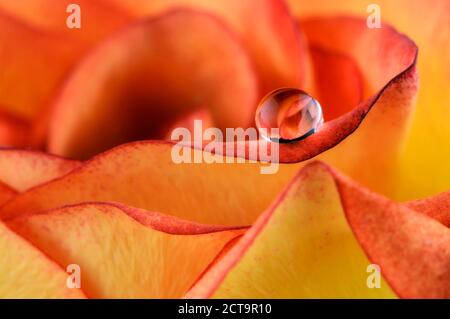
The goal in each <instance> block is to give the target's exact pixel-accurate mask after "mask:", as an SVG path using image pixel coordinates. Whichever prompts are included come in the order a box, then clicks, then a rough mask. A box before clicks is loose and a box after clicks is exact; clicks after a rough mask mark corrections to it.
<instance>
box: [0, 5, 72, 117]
mask: <svg viewBox="0 0 450 319" xmlns="http://www.w3.org/2000/svg"><path fill="white" fill-rule="evenodd" d="M0 46H1V47H2V52H1V54H2V56H1V62H0V63H1V65H0V68H1V70H2V76H1V77H0V105H1V106H2V109H1V110H3V111H7V112H8V113H10V114H12V115H14V116H17V117H20V118H24V119H31V118H33V117H34V116H35V115H36V114H37V113H38V111H39V110H40V109H42V108H43V106H45V104H46V103H48V102H49V100H50V98H51V96H52V94H53V93H54V91H55V89H56V87H57V85H58V83H59V82H60V81H61V80H62V78H63V76H64V74H65V73H66V72H67V70H68V69H69V67H70V65H71V63H72V62H73V61H74V59H75V58H76V57H77V56H78V55H79V54H80V47H79V46H78V43H77V41H68V40H67V39H65V38H64V37H62V36H60V35H57V34H52V33H49V32H44V31H40V30H37V29H34V28H32V27H30V26H29V25H27V24H25V23H23V22H21V21H19V20H17V19H15V18H12V17H10V16H8V15H6V14H5V13H3V12H1V11H0ZM49 61H51V63H49Z"/></svg>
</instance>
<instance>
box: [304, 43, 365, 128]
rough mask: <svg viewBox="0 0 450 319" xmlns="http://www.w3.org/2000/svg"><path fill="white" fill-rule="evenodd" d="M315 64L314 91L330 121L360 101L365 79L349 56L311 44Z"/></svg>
mask: <svg viewBox="0 0 450 319" xmlns="http://www.w3.org/2000/svg"><path fill="white" fill-rule="evenodd" d="M310 50H311V55H312V61H313V66H314V79H315V87H316V89H315V91H313V92H312V93H313V96H314V97H315V98H316V99H317V100H318V101H320V104H321V106H322V111H323V116H324V119H325V120H326V121H330V120H332V119H335V118H337V117H339V116H340V115H342V114H345V113H347V112H350V111H351V110H352V109H353V108H354V106H355V105H358V104H359V103H360V102H362V99H363V89H364V80H363V78H362V75H361V73H360V71H359V67H358V65H357V64H356V62H355V61H354V59H353V58H352V57H349V56H347V55H345V54H342V53H336V52H333V51H330V50H325V49H323V48H321V47H314V46H311V47H310Z"/></svg>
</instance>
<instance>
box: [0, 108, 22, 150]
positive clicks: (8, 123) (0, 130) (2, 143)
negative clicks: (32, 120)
mask: <svg viewBox="0 0 450 319" xmlns="http://www.w3.org/2000/svg"><path fill="white" fill-rule="evenodd" d="M2 109H3V108H2V107H1V106H0V147H23V146H25V145H26V144H27V139H28V136H29V124H28V123H27V122H26V121H23V120H21V119H19V118H17V117H14V116H11V115H10V114H6V113H5V112H2V111H1V110H2Z"/></svg>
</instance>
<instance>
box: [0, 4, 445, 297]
mask: <svg viewBox="0 0 450 319" xmlns="http://www.w3.org/2000/svg"><path fill="white" fill-rule="evenodd" d="M378 2H379V4H380V6H381V9H382V11H381V13H382V27H381V28H375V29H371V28H368V26H367V24H366V17H365V16H364V15H366V8H367V5H368V4H369V3H370V2H367V3H364V1H347V2H345V3H340V2H332V1H326V0H314V1H306V0H305V1H301V0H298V1H296V0H292V1H288V5H287V4H285V3H284V2H282V1H278V0H248V1H238V0H227V1H219V0H217V1H200V0H171V1H159V0H155V1H145V0H136V1H119V0H95V1H93V0H79V1H77V4H78V5H79V8H80V10H81V11H80V14H81V15H80V17H81V20H80V21H81V28H79V29H78V28H75V29H70V28H68V27H67V25H66V19H67V16H68V14H69V13H67V12H66V9H67V6H68V5H69V4H70V3H71V1H66V0H62V1H58V2H57V3H54V2H53V1H50V0H26V1H8V0H0V43H1V44H2V50H1V51H0V57H1V59H0V61H1V62H0V63H1V70H2V72H3V73H2V74H3V76H1V77H0V89H1V90H0V144H1V145H3V146H7V147H12V148H9V149H6V148H5V149H1V150H0V205H1V206H0V218H1V223H0V252H2V256H3V257H2V258H1V259H0V276H1V280H0V297H13V298H17V297H31V298H37V297H47V298H85V297H90V298H179V297H189V298H207V297H219V298H254V297H257V298H260V297H262V298H274V297H287V298H292V297H303V298H305V297H306V298H311V297H319V298H320V297H327V298H329V297H337V298H377V297H378V298H380V297H381V298H386V297H389V298H390V297H394V298H395V297H402V298H417V297H428V298H436V297H437V298H442V297H444V298H448V297H450V231H449V228H448V227H449V226H450V193H442V194H439V195H435V194H437V193H439V192H443V191H446V190H448V186H449V185H450V171H449V170H448V168H447V166H448V164H447V163H446V158H448V156H445V155H450V153H448V152H449V150H450V147H449V146H450V130H449V129H448V125H447V123H446V122H445V121H446V119H447V118H448V117H446V116H445V114H446V112H447V110H446V109H445V106H446V105H447V104H448V102H449V101H450V94H449V93H448V91H447V90H445V87H444V85H446V83H447V81H448V78H449V76H450V74H449V73H448V68H447V69H446V68H445V66H446V65H447V64H448V62H449V61H448V57H449V56H450V54H449V50H450V39H449V36H448V30H450V29H449V28H450V25H449V22H448V19H446V17H445V12H448V9H450V8H449V4H448V3H447V1H445V0H442V1H436V6H435V7H432V8H431V7H429V6H427V2H426V1H425V0H422V1H421V0H416V1H406V0H401V1H397V2H395V4H393V3H391V2H388V1H378ZM425 7H426V10H427V12H428V14H427V15H428V16H429V17H431V18H429V20H428V21H427V24H426V27H424V26H419V25H416V24H417V23H418V21H420V20H421V15H422V14H423V10H425V9H424V8H425ZM399 10H401V14H399ZM338 13H345V14H346V15H338ZM293 14H295V16H296V17H298V18H294V15H293ZM350 14H352V15H350ZM361 16H362V17H361ZM388 22H389V23H391V24H392V25H394V26H395V27H397V28H399V29H400V30H401V31H402V32H405V33H406V34H407V35H408V36H409V37H411V39H410V38H408V37H407V36H405V35H402V34H400V33H399V32H398V31H396V30H395V29H394V28H393V27H391V26H390V25H389V24H388ZM418 50H420V56H419V58H418V55H417V53H418ZM417 65H418V68H417V67H416V66H417ZM418 74H420V76H421V89H420V90H419V95H418V99H417V103H416V95H417V90H418V83H417V82H418V81H417V80H418ZM280 87H296V88H301V89H303V90H305V91H306V92H309V93H310V94H311V95H312V96H313V97H315V98H316V99H318V100H319V101H320V103H321V104H322V107H323V113H324V117H325V120H326V122H325V123H324V125H323V127H322V128H321V129H320V130H319V131H317V132H316V133H315V134H313V135H311V136H309V137H307V138H305V139H303V140H301V141H296V142H293V143H283V144H279V159H280V162H281V163H284V164H281V165H280V168H279V171H278V172H277V173H276V174H273V175H262V174H260V170H259V168H260V166H261V165H264V164H261V163H260V162H247V163H239V164H237V163H234V164H233V165H227V164H219V163H213V164H207V163H191V164H182V165H178V164H176V163H174V162H173V161H172V159H171V150H172V147H173V143H172V142H169V141H164V139H165V138H166V137H167V136H168V135H169V134H170V131H171V129H172V128H174V127H177V126H187V127H190V126H191V125H192V120H193V119H202V120H203V121H204V122H203V123H207V124H208V125H207V126H211V127H212V126H216V127H218V128H221V129H224V128H227V127H244V128H246V127H252V126H254V116H255V110H256V107H257V104H258V101H259V100H260V99H261V98H262V97H263V96H264V95H265V94H267V93H268V92H270V91H272V90H274V89H277V88H280ZM447 113H448V112H447ZM236 143H240V142H236ZM251 143H252V142H248V143H247V142H245V145H246V146H251ZM256 143H258V142H256ZM30 148H31V149H35V150H30ZM189 152H192V153H193V154H196V155H199V156H202V155H203V154H204V153H203V151H202V150H201V149H192V150H191V149H189ZM445 152H447V153H445ZM219 153H220V152H219ZM52 154H54V155H52ZM247 156H248V154H247ZM312 158H314V159H315V160H317V159H319V160H320V161H321V162H314V163H309V162H308V161H307V160H310V159H312ZM251 159H255V158H251ZM288 163H291V164H288ZM344 174H345V175H344ZM431 195H433V197H428V198H426V199H422V200H414V199H415V198H420V197H426V196H431ZM400 201H401V202H400ZM66 271H68V272H70V273H71V274H70V276H69V274H68V273H67V272H66ZM72 272H73V273H72Z"/></svg>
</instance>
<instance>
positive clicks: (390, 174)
mask: <svg viewBox="0 0 450 319" xmlns="http://www.w3.org/2000/svg"><path fill="white" fill-rule="evenodd" d="M302 25H303V27H304V30H305V34H306V35H307V38H308V40H309V43H310V45H312V46H313V47H314V48H316V49H315V50H317V48H320V49H321V50H324V51H325V52H327V53H326V54H327V55H328V56H327V57H326V59H324V60H327V63H329V64H330V65H333V64H336V63H338V62H337V61H336V60H338V61H339V65H340V68H342V69H341V70H336V71H333V72H336V73H340V74H341V75H345V76H346V78H349V77H350V79H351V81H353V82H354V85H356V88H354V89H355V90H356V93H357V95H359V94H360V93H361V83H360V82H359V80H360V79H355V78H359V75H358V74H354V75H353V76H349V73H350V72H356V70H355V67H356V66H357V67H358V70H359V71H358V72H357V73H360V74H361V77H362V79H364V82H363V83H362V85H363V87H362V92H363V97H364V101H363V102H361V103H360V104H359V105H351V106H341V108H340V109H339V110H336V112H332V113H331V115H330V117H331V118H332V117H336V116H338V115H340V116H339V117H337V118H335V119H333V120H331V121H327V122H325V124H324V125H323V126H322V127H321V128H320V130H319V131H318V132H316V133H315V134H313V135H311V136H310V137H308V138H306V139H304V140H302V141H299V142H293V143H285V144H280V145H279V161H280V162H286V163H291V162H299V161H304V160H307V159H310V158H312V157H314V156H316V155H319V154H321V153H322V152H325V151H327V150H329V149H331V148H333V147H334V148H333V149H332V150H330V151H329V152H327V153H326V154H324V156H323V158H324V159H325V160H326V161H327V162H329V163H332V164H333V165H335V166H337V167H338V168H340V169H342V170H343V171H344V172H346V173H347V174H349V175H350V176H352V177H355V178H357V179H358V180H359V181H361V182H363V183H364V184H365V185H369V186H370V187H371V188H373V189H375V190H377V191H380V192H383V193H388V192H389V191H390V192H392V190H391V189H386V188H388V187H389V186H390V184H389V183H388V182H386V181H385V180H390V181H392V179H394V178H395V168H396V166H395V164H396V160H397V159H398V156H399V152H400V151H401V146H402V143H403V142H404V136H405V132H406V130H407V128H408V123H409V118H410V114H411V112H412V111H413V107H414V101H415V95H416V91H417V74H416V68H415V63H416V55H417V47H416V46H415V45H414V43H413V42H412V41H410V40H409V39H408V38H406V37H405V36H403V35H401V34H399V33H397V32H396V31H395V30H394V29H392V28H390V27H388V26H385V27H384V28H383V29H373V30H371V29H368V28H367V26H366V22H365V21H364V20H362V19H357V18H345V17H340V18H329V19H314V20H311V21H307V22H303V23H302ZM374 48H377V50H374ZM330 56H331V57H330ZM343 56H344V57H343ZM336 57H338V58H336ZM333 59H334V60H335V61H333ZM343 61H345V62H343ZM350 61H352V62H350ZM368 61H370V63H368ZM354 63H356V66H355V65H354ZM349 69H353V71H350V70H349ZM317 76H319V77H318V78H317V79H316V81H317V82H320V74H318V75H317ZM334 76H335V75H334ZM319 89H320V87H319ZM328 89H330V90H331V89H333V88H328ZM336 89H341V88H340V87H336ZM347 92H348V91H347ZM332 93H333V92H331V93H329V94H330V95H329V96H330V97H332ZM353 94H355V92H353ZM338 96H339V95H338ZM330 99H331V98H327V99H326V100H330ZM340 99H342V96H341V97H340ZM345 99H346V100H347V101H353V100H356V99H357V98H355V97H354V96H353V97H350V98H349V97H346V98H345ZM319 102H321V101H319ZM324 109H325V110H329V107H328V106H327V105H325V106H324ZM348 109H351V111H349V112H347V113H343V112H345V111H348ZM326 116H327V114H325V117H326ZM325 119H326V118H325ZM241 143H243V142H241ZM257 144H259V147H264V144H261V141H253V142H248V143H247V142H246V143H245V147H246V148H247V152H246V155H247V156H248V157H250V156H249V155H248V154H251V152H248V149H250V148H251V147H254V148H256V146H255V145H257ZM220 146H221V147H218V150H219V151H220V153H222V154H224V153H225V148H226V145H224V146H222V145H220ZM380 150H382V151H380ZM251 158H252V159H253V157H251ZM361 163H365V164H366V166H367V165H368V166H370V167H371V168H372V169H371V170H370V171H369V170H367V169H366V166H363V165H361ZM367 172H368V173H369V174H367ZM380 172H382V173H383V176H384V179H383V180H380V178H379V176H380Z"/></svg>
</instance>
